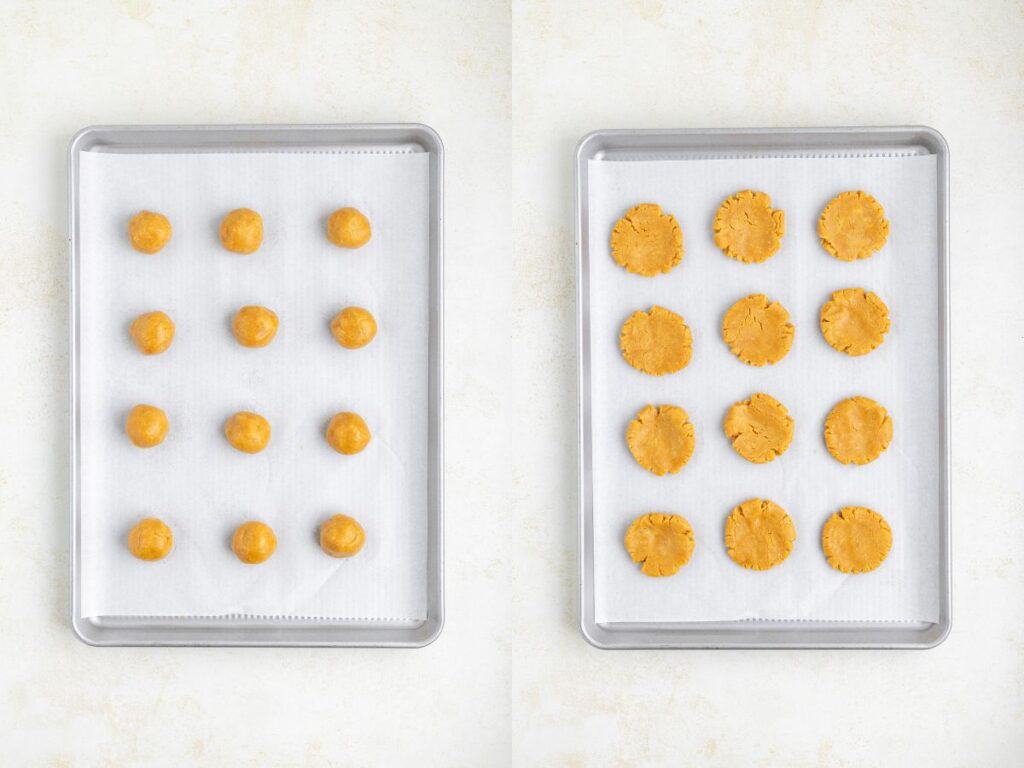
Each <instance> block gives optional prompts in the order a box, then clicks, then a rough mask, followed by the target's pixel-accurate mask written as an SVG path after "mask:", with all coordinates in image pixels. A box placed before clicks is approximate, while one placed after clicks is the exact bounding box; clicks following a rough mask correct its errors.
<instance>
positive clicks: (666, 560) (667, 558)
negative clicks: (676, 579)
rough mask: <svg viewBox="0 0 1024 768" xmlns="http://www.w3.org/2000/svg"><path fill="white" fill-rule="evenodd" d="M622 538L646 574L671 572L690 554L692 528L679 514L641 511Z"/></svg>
mask: <svg viewBox="0 0 1024 768" xmlns="http://www.w3.org/2000/svg"><path fill="white" fill-rule="evenodd" d="M623 541H624V543H625V545H626V551H627V552H629V556H630V557H631V558H633V562H634V563H640V570H641V571H643V572H644V573H645V574H647V575H648V576H672V575H673V574H675V573H676V572H677V571H678V570H679V569H680V568H682V567H683V566H684V565H686V564H687V563H688V562H690V557H691V556H692V555H693V544H694V541H693V528H691V527H690V522H689V521H688V520H687V519H686V518H685V517H682V516H681V515H669V514H666V513H664V512H652V513H650V514H647V515H640V517H638V518H637V519H636V520H634V521H633V522H632V523H631V524H630V526H629V529H628V530H627V531H626V536H625V538H624V539H623Z"/></svg>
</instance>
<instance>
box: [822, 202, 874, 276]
mask: <svg viewBox="0 0 1024 768" xmlns="http://www.w3.org/2000/svg"><path fill="white" fill-rule="evenodd" d="M851 198H857V200H858V202H859V204H860V205H862V207H863V208H866V209H867V211H869V212H870V214H871V215H872V216H873V217H874V218H875V224H876V225H877V226H878V227H879V229H880V230H881V232H880V234H879V235H877V236H876V237H875V238H874V240H873V241H872V242H870V243H869V244H868V245H867V246H866V248H865V249H863V250H861V251H857V252H855V253H846V252H843V253H840V249H839V248H838V247H837V246H836V244H835V243H833V242H832V239H834V237H835V233H833V232H831V231H830V230H831V227H832V226H833V224H834V222H832V221H830V219H829V214H830V213H831V212H832V209H833V206H835V208H836V210H838V208H839V206H841V205H842V204H843V203H844V202H845V201H847V200H849V199H851ZM818 237H819V238H820V240H821V247H822V248H824V249H825V251H826V252H827V253H829V254H830V255H832V256H835V257H836V258H837V259H839V260H840V261H859V260H861V259H866V258H868V257H870V256H873V255H874V254H875V253H877V252H878V251H880V250H881V249H882V247H883V246H884V245H885V243H886V241H888V239H889V220H888V219H886V218H885V208H883V207H882V204H881V203H880V202H878V200H876V199H875V198H874V197H872V196H871V195H869V194H868V193H867V192H864V191H863V190H860V189H857V190H849V191H847V192H840V193H839V194H838V195H836V196H835V197H833V198H832V199H831V200H829V201H828V203H827V204H826V205H825V207H824V208H823V209H822V211H821V216H819V217H818ZM830 238H831V239H830Z"/></svg>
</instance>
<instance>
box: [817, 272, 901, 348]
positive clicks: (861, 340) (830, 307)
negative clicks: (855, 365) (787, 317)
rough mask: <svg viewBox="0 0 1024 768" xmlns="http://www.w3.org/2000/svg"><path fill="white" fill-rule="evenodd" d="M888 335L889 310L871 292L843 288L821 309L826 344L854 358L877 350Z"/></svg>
mask: <svg viewBox="0 0 1024 768" xmlns="http://www.w3.org/2000/svg"><path fill="white" fill-rule="evenodd" d="M888 332H889V308H888V307H887V306H885V302H884V301H882V300H881V299H880V298H878V296H877V295H876V294H874V293H872V292H871V291H866V290H864V289H863V288H844V289H843V290H841V291H835V292H834V293H833V294H832V298H831V299H829V300H828V301H826V302H825V303H824V304H823V305H822V307H821V333H822V335H823V336H824V337H825V341H827V342H828V343H829V345H830V346H831V347H832V348H833V349H836V350H839V351H840V352H845V353H846V354H848V355H852V356H854V357H856V356H858V355H866V354H867V353H868V352H870V351H871V350H873V349H875V347H878V346H879V345H880V344H881V343H882V342H883V341H884V340H885V334H887V333H888Z"/></svg>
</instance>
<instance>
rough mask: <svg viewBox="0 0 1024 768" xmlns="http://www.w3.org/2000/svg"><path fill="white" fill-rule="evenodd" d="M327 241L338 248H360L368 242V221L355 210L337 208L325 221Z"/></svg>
mask: <svg viewBox="0 0 1024 768" xmlns="http://www.w3.org/2000/svg"><path fill="white" fill-rule="evenodd" d="M327 239H328V240H330V241H331V242H332V243H334V244H335V245H336V246H338V247H339V248H362V247H363V246H364V245H366V244H367V243H368V242H370V220H369V219H368V218H366V217H365V216H364V215H363V214H362V213H360V212H359V211H357V210H356V209H355V208H339V209H338V210H336V211H335V212H334V213H332V214H331V215H330V217H329V218H328V219H327Z"/></svg>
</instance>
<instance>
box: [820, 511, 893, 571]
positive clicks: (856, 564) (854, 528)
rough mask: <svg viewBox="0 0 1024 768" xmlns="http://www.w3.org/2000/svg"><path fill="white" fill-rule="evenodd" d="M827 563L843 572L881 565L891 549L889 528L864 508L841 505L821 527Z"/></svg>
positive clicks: (884, 521)
mask: <svg viewBox="0 0 1024 768" xmlns="http://www.w3.org/2000/svg"><path fill="white" fill-rule="evenodd" d="M821 548H822V550H823V551H824V552H825V557H826V558H828V564H829V565H831V566H832V567H833V568H835V569H836V570H837V571H842V572H843V573H867V572H868V571H873V570H875V568H877V567H878V566H880V565H881V564H882V563H883V562H884V561H885V558H886V557H887V556H888V554H889V550H890V549H892V528H890V527H889V523H887V522H886V520H885V518H884V517H882V516H881V515H880V514H878V513H877V512H875V511H874V510H871V509H868V508H867V507H843V508H842V509H840V510H839V511H838V512H836V513H835V514H834V515H832V517H830V518H829V519H828V521H827V522H826V523H825V527H824V528H822V530H821Z"/></svg>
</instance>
